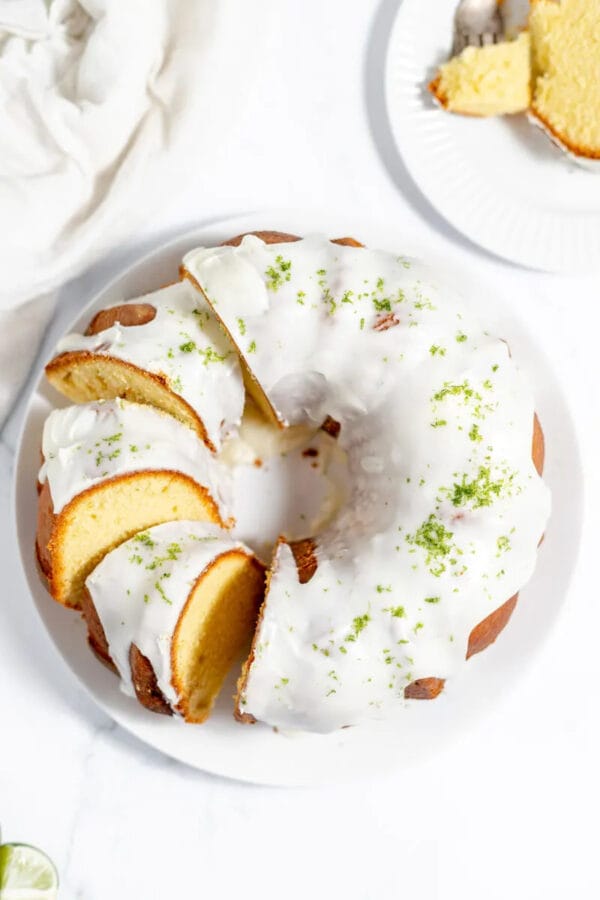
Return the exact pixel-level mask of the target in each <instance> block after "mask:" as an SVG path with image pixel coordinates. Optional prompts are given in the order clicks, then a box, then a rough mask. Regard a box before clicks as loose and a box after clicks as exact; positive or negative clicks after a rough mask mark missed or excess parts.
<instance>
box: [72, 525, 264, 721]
mask: <svg viewBox="0 0 600 900" xmlns="http://www.w3.org/2000/svg"><path fill="white" fill-rule="evenodd" d="M263 592H264V567H263V566H262V565H261V563H259V562H258V560H257V559H256V558H255V557H254V555H253V554H252V553H251V551H250V550H248V549H247V548H246V547H245V546H244V545H243V544H240V543H239V542H236V541H234V540H232V538H231V537H230V536H229V535H228V534H227V532H225V531H223V530H222V529H220V528H219V527H218V526H215V525H208V524H204V523H199V522H188V521H179V522H168V523H165V524H162V525H158V526H156V527H154V528H150V529H148V530H147V531H144V532H141V533H139V534H136V535H135V536H134V537H133V538H131V539H130V540H128V541H126V542H125V543H123V544H121V545H120V546H119V547H117V548H116V549H115V550H113V551H112V552H110V553H109V554H108V555H107V556H106V557H105V558H104V559H103V560H102V562H101V563H100V564H99V565H98V566H97V567H96V569H94V571H93V572H92V573H91V574H90V575H89V576H88V578H87V581H86V591H85V595H84V602H83V612H84V616H85V619H86V621H87V624H88V629H89V635H90V644H91V646H92V649H93V650H94V651H95V652H96V653H97V655H99V657H100V659H101V660H102V661H103V662H105V663H107V664H108V665H109V666H110V667H111V668H113V669H114V671H116V672H117V674H118V675H119V676H120V678H121V686H122V689H123V691H124V692H125V693H126V694H128V695H130V696H136V697H137V699H138V700H139V702H140V703H141V704H142V705H143V706H145V707H146V708H147V709H151V710H152V711H153V712H159V713H166V714H169V715H170V714H174V713H175V714H178V715H180V716H182V717H183V718H184V719H185V721H186V722H204V721H205V719H206V718H207V717H208V715H209V714H210V710H211V708H212V705H213V703H214V701H215V698H216V696H217V694H218V692H219V690H220V688H221V685H222V683H223V679H224V678H225V676H226V674H227V672H228V671H229V669H230V668H231V666H232V664H233V663H234V662H235V660H236V659H237V658H238V656H239V654H240V653H241V651H242V650H243V649H244V647H245V646H247V644H248V643H249V641H250V638H251V637H252V632H253V629H254V625H255V622H256V616H257V613H258V609H259V607H260V603H261V601H262V597H263Z"/></svg>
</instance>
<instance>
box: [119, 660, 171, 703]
mask: <svg viewBox="0 0 600 900" xmlns="http://www.w3.org/2000/svg"><path fill="white" fill-rule="evenodd" d="M129 668H130V669H131V680H132V681H133V687H134V690H135V696H136V697H137V699H138V700H139V702H140V703H141V704H142V706H145V707H146V709H149V710H150V712H154V713H161V714H162V715H164V716H172V715H173V710H172V709H171V707H170V706H169V704H168V703H167V701H166V699H165V696H164V694H163V692H162V691H161V689H160V688H159V686H158V681H157V678H156V674H155V672H154V669H153V668H152V663H151V662H150V660H149V659H148V657H147V656H144V654H143V653H142V652H141V650H139V648H138V647H136V645H135V644H132V645H131V647H130V648H129Z"/></svg>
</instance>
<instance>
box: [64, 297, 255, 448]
mask: <svg viewBox="0 0 600 900" xmlns="http://www.w3.org/2000/svg"><path fill="white" fill-rule="evenodd" d="M57 349H58V355H57V356H56V357H55V358H54V359H52V360H51V361H50V362H49V363H48V365H47V366H46V375H47V377H48V379H49V381H50V383H51V384H52V385H54V387H55V388H57V390H59V391H60V392H61V393H62V394H64V395H65V396H66V397H68V398H69V400H72V401H74V402H77V403H81V402H85V401H87V400H100V399H113V398H115V397H123V398H125V399H127V400H134V401H137V402H139V403H149V404H151V405H152V406H156V407H157V408H158V409H162V410H164V411H165V412H168V413H171V415H173V416H175V417H176V418H178V419H180V420H181V421H182V422H184V423H185V424H186V425H189V426H190V427H191V428H193V429H194V430H195V431H196V433H197V434H198V436H199V437H200V438H202V439H203V440H205V441H206V443H207V444H208V446H209V447H210V448H211V449H215V448H217V447H220V445H221V443H222V441H223V439H224V438H225V437H227V435H228V434H229V433H231V431H232V430H233V429H234V428H235V427H236V426H237V425H238V424H239V422H240V419H241V417H242V411H243V408H244V386H243V382H242V376H241V372H240V366H239V362H238V359H237V357H236V355H235V353H234V352H233V351H232V349H231V347H229V346H228V344H227V342H226V341H225V340H224V338H223V334H222V332H221V330H220V328H219V326H218V324H217V323H216V321H215V318H214V316H213V314H212V312H211V311H210V309H209V308H208V307H207V305H206V302H205V301H204V300H203V298H202V296H201V295H200V294H199V293H198V291H197V290H195V289H194V287H193V285H192V284H191V283H190V282H189V281H188V280H184V281H180V282H177V283H176V284H172V285H169V286H168V287H166V288H163V289H162V290H160V291H156V293H154V294H148V295H146V296H144V297H139V298H136V299H135V300H132V301H129V302H124V303H122V304H120V305H118V306H114V307H111V308H110V309H103V310H101V312H99V313H98V314H97V315H96V316H94V318H93V319H92V321H91V322H90V324H89V326H88V328H87V330H86V333H85V334H69V335H67V336H66V337H65V338H63V340H62V341H61V342H60V343H59V345H58V348H57Z"/></svg>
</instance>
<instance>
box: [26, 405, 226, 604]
mask: <svg viewBox="0 0 600 900" xmlns="http://www.w3.org/2000/svg"><path fill="white" fill-rule="evenodd" d="M42 455H43V460H44V461H43V465H42V468H41V471H40V475H39V486H40V493H39V502H38V509H39V515H38V533H37V556H38V560H39V563H40V566H41V569H42V572H43V573H44V575H45V576H46V578H47V579H48V583H49V586H50V591H51V593H52V596H53V597H54V599H55V600H58V601H59V602H60V603H63V604H64V605H65V606H73V607H79V605H80V601H81V591H82V588H83V582H84V580H85V578H86V577H87V575H88V574H89V572H90V571H91V570H92V569H93V567H94V566H95V565H96V564H97V563H98V562H100V560H101V559H102V557H103V556H104V554H105V553H106V552H107V551H108V550H111V549H112V548H113V547H115V546H116V545H117V544H119V543H121V541H124V540H126V539H127V538H129V537H131V535H133V534H135V533H136V532H138V531H140V530H142V529H144V528H148V527H149V526H151V525H156V524H158V523H159V522H165V521H169V520H171V519H198V520H207V521H209V522H217V523H219V524H222V519H221V515H220V512H219V509H220V506H221V505H222V504H223V502H224V499H223V496H224V492H225V491H226V490H227V485H226V480H225V478H224V477H223V474H222V473H220V478H219V477H218V475H219V473H217V471H216V468H215V464H214V460H213V459H212V457H211V454H210V452H209V450H208V449H207V448H206V447H205V445H204V443H203V442H202V441H201V440H200V439H199V438H198V437H197V436H196V434H194V432H193V431H191V430H190V429H189V428H187V427H186V426H185V425H182V424H181V423H180V422H178V421H177V420H176V419H174V418H172V417H171V416H169V415H166V414H165V413H162V412H160V411H158V410H156V409H152V407H149V406H143V405H141V404H137V403H128V402H127V401H125V400H111V401H103V402H102V401H101V402H95V403H86V404H83V405H81V406H69V407H67V408H66V409H57V410H54V412H52V413H51V414H50V416H49V417H48V419H47V420H46V424H45V426H44V434H43V440H42Z"/></svg>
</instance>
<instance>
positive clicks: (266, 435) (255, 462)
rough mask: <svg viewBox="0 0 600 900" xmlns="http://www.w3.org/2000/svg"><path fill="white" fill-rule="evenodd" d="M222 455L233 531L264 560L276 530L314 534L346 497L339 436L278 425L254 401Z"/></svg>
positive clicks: (295, 536) (294, 536) (297, 536)
mask: <svg viewBox="0 0 600 900" xmlns="http://www.w3.org/2000/svg"><path fill="white" fill-rule="evenodd" d="M220 458H221V460H222V461H223V462H225V463H226V464H227V465H229V466H230V467H231V469H232V473H233V515H234V517H235V520H236V525H235V528H234V531H233V535H234V537H236V538H238V539H239V540H241V541H243V542H244V543H246V544H248V546H249V547H251V549H252V550H254V552H255V553H257V554H258V555H259V556H260V557H261V558H262V559H264V560H266V561H267V562H270V560H271V556H272V550H273V545H274V544H275V542H276V541H277V539H278V537H279V536H280V535H283V536H284V537H286V538H287V539H288V540H294V541H295V540H300V539H302V538H306V537H314V536H316V535H318V534H319V532H321V531H322V530H323V529H324V528H325V527H326V526H327V525H328V524H329V523H330V522H331V521H332V520H333V519H334V518H335V516H336V514H337V512H338V510H339V509H340V507H341V506H342V505H343V503H344V501H345V500H346V498H347V484H348V467H347V460H346V455H345V453H344V452H343V451H342V450H341V449H340V447H339V446H338V442H337V440H336V439H335V438H333V437H332V436H331V435H330V434H327V432H325V431H323V430H322V429H317V428H314V427H307V426H293V427H291V428H287V429H285V430H282V429H279V428H277V427H276V426H275V425H273V424H271V423H270V422H268V421H267V420H266V419H265V418H264V417H263V416H262V414H261V413H260V412H259V411H258V409H257V408H256V406H254V404H252V403H248V405H247V407H246V410H245V413H244V418H243V420H242V425H241V428H240V433H239V436H238V437H236V438H233V439H232V440H230V441H228V442H227V444H226V445H225V446H224V448H223V450H222V452H221V454H220Z"/></svg>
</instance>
